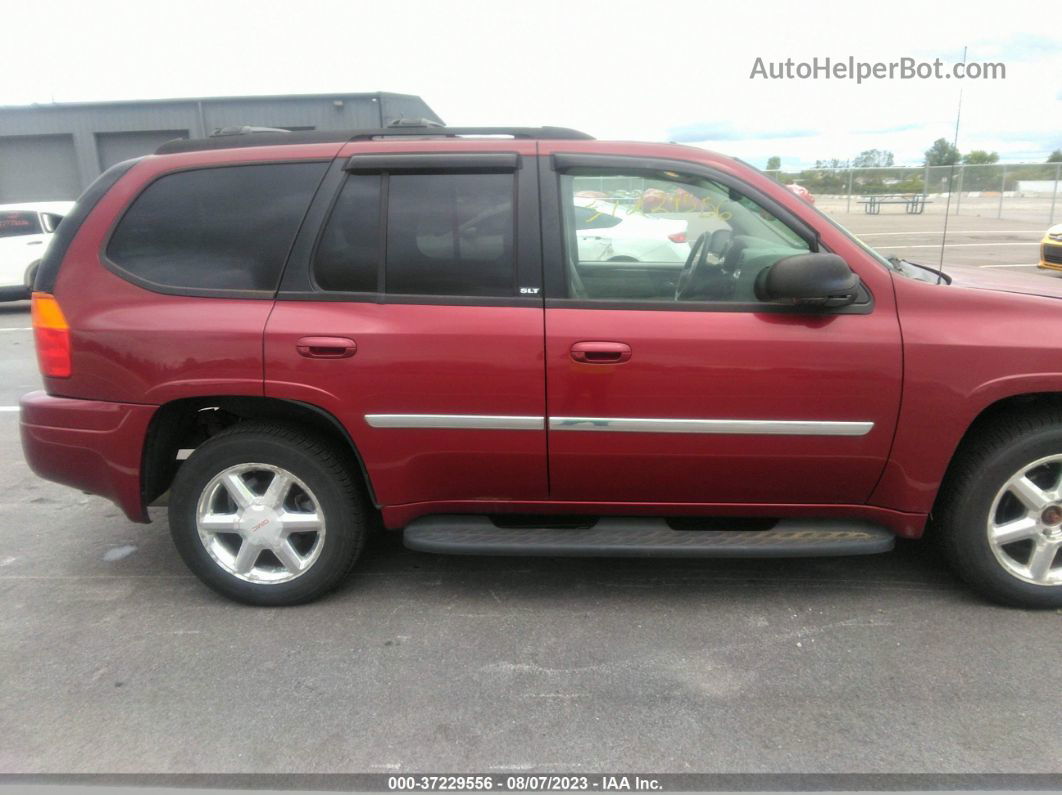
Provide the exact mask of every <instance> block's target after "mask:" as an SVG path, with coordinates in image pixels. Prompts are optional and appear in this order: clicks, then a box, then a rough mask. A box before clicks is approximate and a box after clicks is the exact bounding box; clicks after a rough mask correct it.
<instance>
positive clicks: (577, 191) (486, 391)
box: [21, 126, 1062, 607]
mask: <svg viewBox="0 0 1062 795" xmlns="http://www.w3.org/2000/svg"><path fill="white" fill-rule="evenodd" d="M993 279H994V281H993ZM35 290H36V292H35V293H34V303H33V325H34V328H35V331H36V343H37V350H38V355H39V361H40V367H41V372H42V373H43V377H44V385H45V391H43V392H34V393H31V394H29V395H26V396H25V397H24V398H23V399H22V413H21V422H22V438H23V445H24V448H25V453H26V457H27V459H28V460H29V462H30V465H31V466H32V467H33V469H34V470H35V471H36V472H37V473H38V474H39V475H41V476H42V477H45V478H49V479H51V480H55V481H58V482H60V483H65V484H69V485H71V486H75V487H77V488H80V489H83V490H84V491H88V492H92V493H95V494H100V495H103V496H105V497H107V498H109V499H111V500H113V501H114V502H115V503H117V504H118V505H119V506H120V507H121V508H122V509H123V510H124V512H125V514H126V515H127V516H128V517H129V518H130V519H131V520H133V521H137V522H146V521H148V511H147V508H148V506H149V505H151V504H153V503H158V502H160V501H165V502H166V503H167V504H168V506H169V522H170V528H171V531H172V534H173V538H174V541H175V543H176V545H177V548H178V550H179V551H180V553H181V555H182V556H183V557H184V559H185V561H186V562H187V563H188V565H189V566H190V567H191V568H192V570H193V571H194V572H195V573H196V574H197V575H198V576H199V577H200V578H201V579H202V580H203V581H204V582H206V583H207V584H208V585H210V586H211V587H213V588H215V589H216V590H218V591H220V592H222V593H224V594H226V595H228V596H230V597H232V598H234V599H238V600H241V601H245V602H251V603H255V604H271V605H279V604H292V603H296V602H303V601H306V600H309V599H312V598H314V597H316V596H318V595H320V594H322V593H323V592H325V591H326V590H327V589H329V588H331V587H333V586H335V585H336V584H337V583H338V582H339V581H340V580H341V579H342V578H343V577H344V575H345V574H346V573H347V572H348V570H349V569H350V568H351V566H352V565H353V564H354V562H355V561H356V559H357V557H358V554H359V552H360V551H361V549H362V546H363V544H364V541H365V537H366V534H367V532H368V529H369V528H370V527H371V526H372V525H373V524H374V523H376V522H378V521H382V524H383V525H384V526H386V527H388V528H393V529H404V538H405V542H406V544H407V545H408V546H410V547H412V548H414V549H419V550H428V551H433V552H441V553H456V554H479V555H602V556H604V555H612V556H619V555H625V556H652V555H668V556H681V557H696V556H704V557H712V556H717V557H718V556H728V557H739V556H741V557H755V556H764V557H782V556H809V555H841V554H863V553H872V552H881V551H884V550H887V549H889V548H890V547H891V545H892V543H893V539H894V537H895V536H902V537H906V538H915V537H918V536H920V535H922V533H923V530H924V528H925V526H926V525H927V521H928V520H929V518H930V517H931V516H932V518H933V519H934V520H935V521H934V523H933V524H934V527H935V529H936V530H937V533H938V534H939V536H940V538H941V540H942V542H943V544H944V548H945V550H946V554H947V556H948V558H949V559H950V560H951V561H952V563H953V564H954V565H955V568H956V571H957V572H958V573H959V574H960V575H961V576H962V577H964V578H965V579H966V580H967V581H968V582H970V583H971V584H972V585H973V586H975V587H976V588H977V589H979V590H980V591H982V592H983V593H985V594H987V595H988V596H990V597H992V598H994V599H996V600H999V601H1002V602H1005V603H1009V604H1015V605H1024V606H1038V607H1058V606H1060V605H1062V555H1060V554H1059V553H1058V550H1059V548H1060V546H1062V350H1060V349H1059V345H1058V343H1057V342H1056V341H1055V337H1054V335H1053V334H1051V333H1049V332H1046V330H1048V329H1051V328H1054V327H1055V326H1056V324H1058V327H1059V329H1060V331H1062V320H1060V319H1059V314H1060V311H1062V305H1060V304H1057V303H1056V301H1057V300H1058V298H1060V297H1062V289H1060V287H1059V285H1058V283H1057V282H1054V281H1052V280H1049V279H1045V278H1043V277H1037V276H1027V277H1020V276H1017V275H1014V274H1007V275H1006V277H1005V278H1004V276H1002V275H998V274H996V273H994V272H993V273H991V274H988V273H986V272H983V271H981V272H978V271H971V272H967V273H964V274H960V273H959V269H955V270H954V271H951V270H949V273H948V274H947V275H944V274H942V273H940V272H938V271H935V270H932V269H929V268H926V267H923V266H920V265H914V264H912V263H909V262H904V261H901V260H897V259H885V258H883V257H882V256H880V255H878V254H877V253H875V252H874V251H872V250H871V249H869V248H867V247H866V246H865V245H863V244H862V243H860V242H859V241H858V240H856V239H855V238H853V237H852V236H851V235H850V234H848V233H846V232H845V231H844V230H843V229H842V228H840V227H839V226H838V225H837V224H836V223H834V222H833V221H831V220H830V219H829V218H827V217H826V216H825V215H823V214H822V213H821V212H819V211H818V210H816V209H815V208H814V207H813V206H811V205H810V204H808V203H807V202H805V201H803V200H801V199H800V198H799V197H798V196H795V195H794V194H793V193H792V192H790V191H789V190H787V189H786V187H785V186H783V185H779V184H778V183H776V182H774V181H773V180H771V179H769V178H768V177H766V176H765V175H763V174H761V173H760V172H758V171H757V170H756V169H754V168H751V167H750V166H748V165H746V164H744V163H742V162H740V161H738V160H734V159H732V158H729V157H724V156H721V155H717V154H712V153H710V152H706V151H703V150H700V149H695V148H688V147H684V146H678V145H664V144H648V143H618V142H604V141H595V140H592V139H590V138H589V137H588V136H586V135H584V134H581V133H578V132H575V131H572V130H564V129H558V128H540V129H524V128H521V129H501V128H478V129H471V128H442V129H435V128H427V127H416V126H403V127H396V128H389V129H384V130H367V131H359V132H354V133H344V134H333V133H321V132H316V133H313V132H311V133H280V132H275V133H273V132H247V133H244V134H238V135H228V136H225V137H219V138H212V139H206V140H200V141H176V142H172V143H169V144H166V145H165V146H163V147H162V148H161V149H160V150H159V151H158V153H156V154H155V155H153V156H148V157H143V158H140V159H138V160H134V161H127V162H125V163H122V164H120V165H117V166H115V167H114V168H112V169H111V170H110V171H108V172H107V173H105V174H104V175H103V176H101V177H100V178H99V179H98V180H97V181H96V182H95V183H94V184H93V185H92V186H91V187H90V188H89V189H88V190H87V191H86V193H85V194H84V195H83V196H82V197H81V199H80V200H79V201H78V203H77V206H76V208H75V209H74V210H73V212H72V213H71V215H70V216H68V217H67V219H66V220H65V221H64V222H63V224H62V225H61V226H60V227H59V230H58V233H57V235H56V238H55V240H54V241H53V245H52V246H51V247H50V249H49V251H48V252H47V256H46V258H45V259H44V261H43V263H42V265H41V267H40V270H39V273H38V275H37V280H36V285H35ZM1030 329H1036V333H1035V334H1033V333H1029V331H1030Z"/></svg>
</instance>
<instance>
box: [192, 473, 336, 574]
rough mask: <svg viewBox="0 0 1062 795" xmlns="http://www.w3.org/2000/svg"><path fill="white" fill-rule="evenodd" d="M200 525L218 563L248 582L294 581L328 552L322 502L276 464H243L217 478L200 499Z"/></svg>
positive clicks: (209, 484) (207, 545) (200, 538)
mask: <svg viewBox="0 0 1062 795" xmlns="http://www.w3.org/2000/svg"><path fill="white" fill-rule="evenodd" d="M195 524H196V529H197V530H198V531H199V540H200V541H201V542H202V543H203V546H204V547H205V548H206V551H207V553H208V554H209V555H210V557H211V558H213V559H214V562H215V563H217V564H218V565H219V566H220V567H221V568H222V569H224V570H225V571H227V572H228V573H229V574H232V575H234V576H236V577H239V578H240V579H241V580H245V581H247V582H253V583H259V584H268V585H272V584H278V583H283V582H289V581H291V580H294V579H295V578H296V577H298V576H299V575H301V574H305V573H306V572H307V571H308V570H309V569H310V567H311V566H313V564H314V563H315V562H316V561H317V559H318V557H320V555H321V549H322V548H323V547H324V539H325V517H324V512H323V511H322V510H321V504H320V502H319V501H318V499H317V498H316V497H315V496H314V494H313V492H312V491H310V489H309V488H307V486H306V484H305V483H303V482H302V481H301V480H299V479H298V478H297V477H295V476H294V475H293V474H291V473H290V472H288V471H287V470H286V469H283V468H281V467H277V466H273V465H271V464H239V465H237V466H233V467H229V468H228V469H225V470H223V471H222V472H220V473H218V474H217V475H216V476H214V478H213V479H212V480H211V481H210V482H209V483H207V485H206V488H204V489H203V491H202V494H201V495H200V497H199V503H198V505H197V507H196V515H195Z"/></svg>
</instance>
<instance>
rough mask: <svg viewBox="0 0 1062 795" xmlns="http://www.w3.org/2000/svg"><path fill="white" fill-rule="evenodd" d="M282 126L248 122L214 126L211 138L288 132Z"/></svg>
mask: <svg viewBox="0 0 1062 795" xmlns="http://www.w3.org/2000/svg"><path fill="white" fill-rule="evenodd" d="M288 132H291V130H285V129H284V128H283V127H252V126H251V125H249V124H240V125H237V126H235V127H216V128H215V129H214V131H213V132H212V133H210V137H211V138H221V137H223V136H226V135H251V134H253V133H288Z"/></svg>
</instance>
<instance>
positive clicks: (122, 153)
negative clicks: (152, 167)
mask: <svg viewBox="0 0 1062 795" xmlns="http://www.w3.org/2000/svg"><path fill="white" fill-rule="evenodd" d="M187 137H188V130H138V131H136V132H115V133H96V151H97V152H99V156H100V171H106V170H107V169H108V168H110V167H111V166H113V165H114V164H115V163H121V162H122V161H123V160H128V159H129V158H131V157H140V156H141V155H150V154H151V153H152V152H154V151H155V150H156V149H158V148H159V147H160V146H162V145H163V144H164V143H166V142H167V141H172V140H173V139H174V138H187Z"/></svg>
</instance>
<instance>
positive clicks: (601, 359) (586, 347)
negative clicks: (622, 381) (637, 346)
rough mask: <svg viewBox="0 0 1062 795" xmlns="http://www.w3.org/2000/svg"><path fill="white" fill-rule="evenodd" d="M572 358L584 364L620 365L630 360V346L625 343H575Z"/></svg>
mask: <svg viewBox="0 0 1062 795" xmlns="http://www.w3.org/2000/svg"><path fill="white" fill-rule="evenodd" d="M571 354H572V358H573V359H575V361H577V362H585V363H586V364H620V363H622V362H625V361H627V360H628V359H630V358H631V346H630V345H628V344H627V343H625V342H577V343H575V344H574V345H572V351H571Z"/></svg>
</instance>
